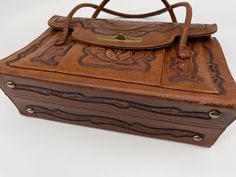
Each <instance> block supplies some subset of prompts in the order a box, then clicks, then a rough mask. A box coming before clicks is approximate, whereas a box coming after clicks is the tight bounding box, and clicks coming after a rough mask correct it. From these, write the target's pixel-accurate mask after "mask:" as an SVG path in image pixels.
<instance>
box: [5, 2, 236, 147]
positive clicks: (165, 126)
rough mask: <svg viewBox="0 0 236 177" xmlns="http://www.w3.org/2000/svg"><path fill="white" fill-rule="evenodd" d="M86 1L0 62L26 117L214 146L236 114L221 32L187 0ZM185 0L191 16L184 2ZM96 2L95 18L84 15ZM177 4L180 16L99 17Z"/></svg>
mask: <svg viewBox="0 0 236 177" xmlns="http://www.w3.org/2000/svg"><path fill="white" fill-rule="evenodd" d="M108 2H109V0H104V1H103V2H102V3H101V4H100V5H95V4H90V3H84V4H80V5H78V6H76V7H75V8H74V9H73V10H72V11H71V12H70V13H69V15H68V16H67V17H63V16H53V17H52V18H51V19H50V20H49V26H50V27H49V28H48V29H47V30H46V31H45V32H44V33H43V34H42V35H41V36H39V37H38V38H37V39H36V40H34V41H33V42H32V43H30V44H29V45H27V46H26V47H25V48H23V49H22V50H20V51H18V52H16V53H14V54H13V55H11V56H9V57H7V58H5V59H3V60H1V61H0V86H1V89H2V90H3V91H4V92H5V93H6V95H7V96H8V97H9V98H10V99H11V100H12V101H13V103H14V104H15V105H16V106H17V108H18V110H19V112H20V113H21V114H23V115H25V116H31V117H38V118H43V119H47V120H55V121H60V122H65V123H72V124H78V125H84V126H89V127H95V128H101V129H106V130H113V131H118V132H125V133H130V134H135V135H142V136H147V137H153V138H160V139H165V140H173V141H177V142H184V143H189V144H194V145H199V146H205V147H210V146H212V145H213V144H214V143H215V142H216V140H217V139H218V137H219V136H220V135H221V133H222V132H223V131H224V130H225V129H226V128H227V127H228V126H229V124H230V123H232V122H233V121H234V120H235V118H236V84H235V82H234V80H233V78H232V76H231V74H230V71H229V69H228V67H227V64H226V61H225V57H224V55H223V52H222V50H221V47H220V44H219V42H218V41H217V39H216V38H215V37H212V35H213V34H214V33H216V32H217V25H216V24H192V23H191V19H192V8H191V6H190V4H189V3H187V2H180V3H176V4H172V5H170V4H169V3H168V2H167V1H166V0H162V2H163V3H164V5H165V8H163V9H161V10H157V11H154V12H150V13H145V14H125V13H120V12H117V11H113V10H110V9H108V8H106V7H105V5H106V4H107V3H108ZM180 7H184V8H185V9H186V17H185V21H184V23H178V22H177V19H176V16H175V13H174V9H176V8H180ZM81 8H93V9H95V12H94V14H93V16H92V18H75V17H73V16H74V14H75V13H76V12H77V11H78V10H80V9H81ZM100 12H105V13H108V14H112V15H116V16H119V17H122V18H137V19H139V18H146V17H151V16H155V15H160V14H162V13H165V12H167V13H169V14H170V17H171V20H172V22H171V23H166V22H147V21H146V22H145V21H138V20H135V21H133V20H111V19H98V18H97V17H98V15H99V14H100Z"/></svg>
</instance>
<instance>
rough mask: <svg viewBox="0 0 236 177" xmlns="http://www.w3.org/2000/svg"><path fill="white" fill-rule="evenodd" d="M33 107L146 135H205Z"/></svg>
mask: <svg viewBox="0 0 236 177" xmlns="http://www.w3.org/2000/svg"><path fill="white" fill-rule="evenodd" d="M28 107H30V108H33V109H34V112H35V114H45V115H49V116H52V117H54V118H55V119H56V120H58V121H66V122H70V123H77V124H79V123H82V122H83V123H89V124H92V125H96V126H99V125H100V126H102V125H103V126H104V125H105V126H106V125H109V126H114V127H119V128H122V129H126V130H129V131H131V132H135V133H139V134H144V135H153V136H170V137H173V138H192V137H193V136H196V135H198V136H200V137H202V138H204V137H205V136H204V135H202V134H200V133H197V132H193V131H189V130H181V129H171V128H156V127H150V126H146V125H143V124H141V123H137V122H133V123H129V122H126V121H123V120H119V119H115V118H111V117H105V116H98V115H86V114H72V113H68V112H65V111H62V110H59V109H48V108H44V107H41V106H35V105H29V106H27V107H26V108H28Z"/></svg>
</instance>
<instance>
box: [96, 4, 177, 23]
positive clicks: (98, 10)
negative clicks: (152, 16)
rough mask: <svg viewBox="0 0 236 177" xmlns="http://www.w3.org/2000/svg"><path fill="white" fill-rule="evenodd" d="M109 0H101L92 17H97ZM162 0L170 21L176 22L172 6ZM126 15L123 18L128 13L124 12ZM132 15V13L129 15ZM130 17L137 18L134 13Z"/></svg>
mask: <svg viewBox="0 0 236 177" xmlns="http://www.w3.org/2000/svg"><path fill="white" fill-rule="evenodd" d="M109 1H110V0H103V1H102V3H101V4H100V5H99V6H98V7H97V8H96V11H95V12H94V14H93V16H92V18H97V17H98V15H99V14H100V13H101V11H103V9H104V7H105V6H106V5H107V3H108V2H109ZM161 1H162V2H163V4H164V5H165V6H166V8H167V9H168V11H169V14H170V17H171V19H172V22H173V23H177V19H176V16H175V13H174V11H173V9H172V8H170V4H169V3H168V1H167V0H161ZM125 16H126V17H124V18H127V16H129V15H128V14H125ZM131 16H132V15H131ZM132 18H137V16H136V15H133V16H132Z"/></svg>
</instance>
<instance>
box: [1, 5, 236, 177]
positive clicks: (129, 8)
mask: <svg viewBox="0 0 236 177" xmlns="http://www.w3.org/2000/svg"><path fill="white" fill-rule="evenodd" d="M81 2H85V1H78V0H34V1H32V0H21V1H15V0H7V1H6V0H0V17H1V18H0V19H1V20H0V58H4V57H6V56H8V55H9V54H11V53H13V52H15V51H17V50H18V49H20V48H22V47H24V46H25V45H26V44H28V43H29V42H30V41H32V40H33V39H34V38H36V37H37V36H39V35H40V33H42V32H43V31H44V30H45V29H46V28H47V21H48V19H49V18H50V17H51V16H53V15H55V14H58V15H66V14H68V12H69V11H70V10H71V9H72V8H73V7H74V6H75V5H76V4H78V3H81ZM87 2H95V3H98V2H100V1H98V0H90V1H87ZM170 2H171V3H174V2H177V0H170ZM189 2H190V3H191V4H192V6H193V8H194V11H193V12H194V16H193V22H196V23H197V22H199V23H217V24H218V26H219V31H218V33H217V34H215V36H216V37H217V38H218V39H219V41H220V42H221V45H222V47H223V49H224V53H225V56H226V58H227V62H228V64H229V67H230V69H231V72H232V74H233V76H234V78H236V70H235V66H236V52H235V50H236V49H235V47H236V33H235V29H236V20H235V17H236V15H235V14H236V12H235V7H236V1H235V0H227V1H222V0H205V1H203V0H191V1H190V0H189ZM226 2H227V4H226ZM160 6H161V3H160V2H159V0H146V1H145V2H144V1H137V0H136V1H135V0H112V1H111V3H110V4H109V5H108V7H111V8H113V9H117V10H120V11H123V12H129V13H135V12H138V13H139V12H147V11H150V10H156V9H157V8H159V7H160ZM182 11H183V12H184V10H183V9H181V10H177V11H176V12H177V14H178V16H179V17H183V15H184V13H183V12H182ZM89 14H91V11H90V10H83V11H81V12H80V13H78V14H77V15H83V16H88V15H89ZM101 17H103V18H111V17H110V16H109V15H106V14H102V15H101ZM113 18H114V17H113ZM180 19H183V18H180ZM151 20H156V21H168V20H169V17H168V15H163V16H160V17H155V18H152V19H151ZM226 101H227V100H226ZM235 169H236V124H235V123H233V124H232V125H231V126H230V127H229V128H228V129H227V130H226V131H225V133H224V134H223V135H222V136H221V138H220V139H219V140H218V142H217V143H216V144H215V146H213V147H212V148H211V149H207V148H201V147H197V146H192V145H186V144H181V143H175V142H169V141H163V140H156V139H151V138H144V137H138V136H133V135H126V134H121V133H114V132H109V131H104V130H97V129H92V128H85V127H80V126H74V125H67V124H61V123H57V122H50V121H45V120H40V119H31V118H25V117H23V116H21V115H19V113H18V112H17V109H16V108H15V106H14V105H13V104H12V103H11V102H10V101H9V99H8V98H7V97H6V96H5V95H4V94H3V92H2V91H0V177H16V176H17V177H74V176H76V177H164V176H167V177H169V176H174V177H235V176H236V171H235Z"/></svg>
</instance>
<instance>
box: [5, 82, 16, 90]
mask: <svg viewBox="0 0 236 177" xmlns="http://www.w3.org/2000/svg"><path fill="white" fill-rule="evenodd" d="M6 84H7V87H9V88H11V89H13V88H15V87H16V84H15V83H14V82H11V81H7V82H6Z"/></svg>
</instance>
